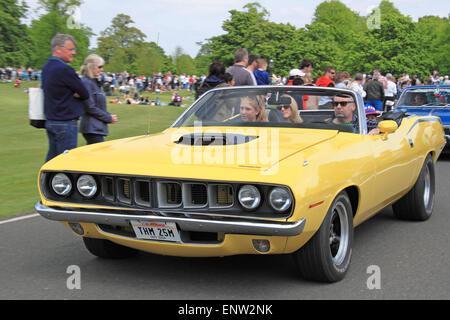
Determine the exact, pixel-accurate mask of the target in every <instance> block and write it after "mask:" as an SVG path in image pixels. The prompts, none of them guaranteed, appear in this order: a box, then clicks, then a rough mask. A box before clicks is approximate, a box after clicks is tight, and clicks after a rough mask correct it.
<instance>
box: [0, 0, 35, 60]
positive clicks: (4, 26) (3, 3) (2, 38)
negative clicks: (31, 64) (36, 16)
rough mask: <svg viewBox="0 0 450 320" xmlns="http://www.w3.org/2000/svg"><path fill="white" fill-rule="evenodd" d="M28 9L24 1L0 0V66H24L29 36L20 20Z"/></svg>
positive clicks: (27, 53)
mask: <svg viewBox="0 0 450 320" xmlns="http://www.w3.org/2000/svg"><path fill="white" fill-rule="evenodd" d="M27 10H28V7H27V6H26V4H25V3H24V2H21V3H19V1H18V0H0V66H8V65H10V66H26V65H27V64H28V61H29V58H30V53H31V50H30V45H29V43H30V37H29V35H28V29H27V26H26V25H25V24H22V23H21V22H20V19H21V18H23V17H24V16H25V14H26V12H27Z"/></svg>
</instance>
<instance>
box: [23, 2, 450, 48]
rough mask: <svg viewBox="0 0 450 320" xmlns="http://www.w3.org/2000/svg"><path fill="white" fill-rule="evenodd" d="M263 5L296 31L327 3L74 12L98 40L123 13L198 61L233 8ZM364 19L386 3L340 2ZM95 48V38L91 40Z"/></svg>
mask: <svg viewBox="0 0 450 320" xmlns="http://www.w3.org/2000/svg"><path fill="white" fill-rule="evenodd" d="M256 1H257V2H259V3H260V4H261V5H262V6H263V7H264V8H266V9H267V10H268V11H269V12H270V17H269V20H270V21H273V22H276V23H290V24H291V25H294V26H295V27H297V28H301V27H304V26H305V25H306V24H309V23H311V21H312V18H313V15H314V11H315V8H316V7H317V6H318V5H319V4H320V3H321V2H323V0H282V1H281V0H278V1H274V0H84V1H83V4H82V5H81V6H80V8H79V10H78V11H76V12H74V17H75V20H77V21H80V22H81V23H82V24H84V25H86V26H88V27H90V28H91V29H92V30H93V32H94V33H96V34H97V36H98V35H99V34H100V32H101V31H103V30H105V29H106V28H107V27H109V26H110V25H111V21H112V19H113V18H114V17H115V16H116V15H117V14H119V13H124V14H127V15H129V16H130V17H131V19H132V20H133V21H134V22H135V23H134V25H133V26H134V27H136V28H138V29H139V30H141V31H142V32H143V33H144V34H146V36H147V38H146V41H148V42H151V41H153V42H156V43H158V45H159V46H160V47H162V48H163V49H164V51H165V53H166V55H173V54H174V52H175V48H176V47H177V46H180V47H181V48H182V49H183V52H184V53H187V54H189V55H190V56H192V57H195V56H196V55H197V53H198V51H199V49H200V46H199V45H197V44H196V43H197V42H204V41H205V40H206V39H208V38H211V37H213V36H217V35H220V34H223V33H224V31H223V29H222V24H223V22H224V21H225V20H227V19H229V18H230V14H229V11H230V10H233V9H235V10H239V11H242V10H243V6H244V5H246V4H247V3H251V2H256ZM25 2H26V3H27V4H28V6H29V7H30V10H29V14H28V17H27V20H26V21H25V23H27V22H29V21H31V20H32V19H36V18H38V17H39V12H38V11H36V8H37V3H38V0H25ZM341 2H342V3H344V4H345V5H346V6H347V7H348V8H350V9H351V10H353V11H355V12H357V13H358V14H360V15H361V16H367V15H368V14H369V13H370V12H371V10H372V9H373V8H374V7H376V6H378V5H379V3H380V2H381V0H341ZM391 2H393V3H394V6H395V7H396V8H397V9H399V10H400V12H401V13H402V14H404V15H407V16H410V17H411V18H412V19H413V21H417V19H418V18H419V17H423V16H426V15H435V16H440V17H448V15H449V13H450V1H448V0H391ZM91 46H92V47H95V46H96V36H94V37H92V38H91Z"/></svg>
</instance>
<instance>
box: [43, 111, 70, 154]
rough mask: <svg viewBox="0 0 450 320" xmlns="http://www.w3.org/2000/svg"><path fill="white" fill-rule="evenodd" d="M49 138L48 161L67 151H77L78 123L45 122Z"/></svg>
mask: <svg viewBox="0 0 450 320" xmlns="http://www.w3.org/2000/svg"><path fill="white" fill-rule="evenodd" d="M45 128H46V129H47V136H48V145H49V148H48V153H47V158H46V161H49V160H51V159H53V158H54V157H56V156H57V155H60V154H61V153H64V151H66V150H71V149H75V148H76V147H77V145H78V121H77V120H71V121H54V120H47V121H46V122H45Z"/></svg>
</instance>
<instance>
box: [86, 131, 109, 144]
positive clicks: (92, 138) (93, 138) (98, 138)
mask: <svg viewBox="0 0 450 320" xmlns="http://www.w3.org/2000/svg"><path fill="white" fill-rule="evenodd" d="M83 137H84V139H85V140H86V143H87V144H94V143H100V142H103V141H105V137H104V136H102V135H100V134H93V133H83Z"/></svg>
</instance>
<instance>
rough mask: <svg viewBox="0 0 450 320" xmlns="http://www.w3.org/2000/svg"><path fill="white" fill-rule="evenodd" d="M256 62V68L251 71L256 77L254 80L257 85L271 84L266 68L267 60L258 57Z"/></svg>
mask: <svg viewBox="0 0 450 320" xmlns="http://www.w3.org/2000/svg"><path fill="white" fill-rule="evenodd" d="M256 61H257V63H258V69H257V70H255V72H253V74H254V75H255V78H256V82H257V84H258V85H259V86H265V85H269V84H271V81H270V76H269V73H268V72H267V71H266V70H267V61H266V60H264V59H262V58H259V59H258V60H256Z"/></svg>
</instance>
